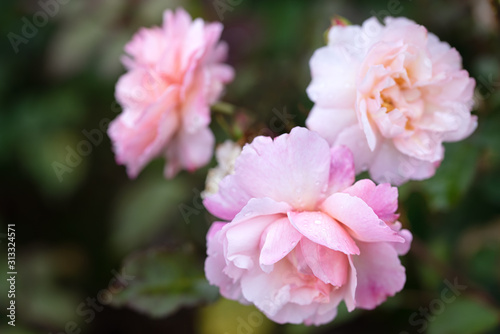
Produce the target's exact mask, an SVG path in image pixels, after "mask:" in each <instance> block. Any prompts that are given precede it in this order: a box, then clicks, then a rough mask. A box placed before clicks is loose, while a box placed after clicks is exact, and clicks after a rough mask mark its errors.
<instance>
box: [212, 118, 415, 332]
mask: <svg viewBox="0 0 500 334" xmlns="http://www.w3.org/2000/svg"><path fill="white" fill-rule="evenodd" d="M353 182H354V166H353V159H352V155H351V153H350V151H349V150H348V149H347V148H345V147H334V148H330V147H329V145H328V143H327V142H326V140H324V139H323V138H321V137H320V136H319V135H318V134H317V133H315V132H312V131H309V130H307V129H305V128H294V129H293V130H292V131H291V133H290V134H284V135H281V136H279V137H277V138H276V139H274V140H273V139H271V138H269V137H257V138H255V139H254V141H253V142H252V143H251V144H249V145H246V146H245V147H244V148H243V151H242V153H241V155H240V156H239V157H238V158H237V159H236V162H235V170H234V173H233V174H230V175H228V176H226V177H225V178H224V179H222V181H221V182H220V184H219V190H218V192H217V193H216V194H214V195H211V196H209V197H207V198H206V199H205V200H204V204H205V206H206V208H207V209H208V210H209V211H210V212H211V213H212V214H214V215H215V216H218V217H220V218H222V219H224V220H226V221H229V223H226V222H215V223H214V224H213V225H212V227H211V228H210V230H209V232H208V235H207V246H208V249H207V253H208V258H207V260H206V262H205V273H206V276H207V278H208V280H209V281H210V283H211V284H213V285H217V286H218V287H219V288H220V292H221V294H222V295H223V296H224V297H226V298H229V299H234V300H238V301H240V302H242V303H246V304H247V303H253V304H255V306H257V308H259V309H260V310H261V311H262V312H264V313H265V314H266V316H267V317H269V318H270V319H272V320H273V321H276V322H278V323H287V322H289V323H303V322H304V323H306V324H315V325H320V324H323V323H326V322H329V321H331V320H332V319H333V318H335V315H336V313H337V306H338V305H339V303H340V302H341V301H342V300H344V301H345V304H346V305H347V308H348V310H350V311H351V310H353V309H354V308H355V307H359V308H365V309H373V308H375V307H376V306H377V305H379V304H380V303H382V302H383V301H384V300H385V299H386V298H387V297H388V296H392V295H394V294H395V293H396V292H398V291H400V290H401V289H402V288H403V285H404V283H405V269H404V267H403V266H402V265H401V263H400V262H399V258H398V255H402V254H405V253H406V252H407V251H408V249H409V246H410V242H411V238H412V236H411V234H410V232H408V231H407V230H402V229H401V224H400V223H399V222H397V218H398V215H397V214H395V211H396V209H397V197H398V193H397V189H396V188H393V187H391V186H390V185H389V184H381V185H378V186H376V185H375V184H374V183H373V182H372V181H370V180H361V181H358V182H356V183H355V184H353Z"/></svg>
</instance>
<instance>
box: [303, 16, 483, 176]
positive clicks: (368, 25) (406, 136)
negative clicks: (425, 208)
mask: <svg viewBox="0 0 500 334" xmlns="http://www.w3.org/2000/svg"><path fill="white" fill-rule="evenodd" d="M461 61H462V60H461V57H460V55H459V53H458V52H457V50H455V49H453V48H451V47H450V46H449V45H448V44H447V43H444V42H441V41H440V40H439V39H438V38H437V37H436V36H435V35H433V34H431V33H429V32H427V30H426V29H425V28H424V27H423V26H421V25H418V24H416V23H414V22H413V21H410V20H408V19H405V18H390V17H389V18H386V19H385V26H383V25H381V24H380V23H379V22H378V21H377V19H375V18H370V19H368V20H367V21H365V22H364V23H363V25H362V26H361V27H360V26H340V25H337V26H333V27H332V28H331V29H330V31H329V32H328V45H327V46H325V47H322V48H320V49H318V50H316V52H315V53H314V55H313V56H312V58H311V61H310V66H311V74H312V82H311V83H310V85H309V87H308V88H307V93H308V95H309V97H310V99H311V100H312V101H314V102H315V105H314V108H313V109H312V111H311V113H310V115H309V117H308V119H307V121H306V124H307V127H308V128H309V129H311V130H314V131H317V132H318V133H320V134H321V135H322V136H323V137H324V138H325V139H327V140H328V142H329V143H330V144H332V145H345V146H347V147H349V148H350V149H351V150H352V152H353V154H354V160H355V165H356V171H357V172H361V171H364V170H369V172H370V175H371V176H372V178H373V179H374V180H376V181H377V182H391V183H393V184H396V185H398V184H402V183H403V182H406V181H407V180H409V179H414V180H422V179H426V178H429V177H431V176H432V175H434V173H435V170H436V168H437V167H438V166H439V164H440V162H441V160H442V159H443V156H444V148H443V145H442V143H443V142H452V141H458V140H461V139H464V138H465V137H467V136H469V135H470V134H471V133H472V132H473V131H474V129H475V128H476V125H477V118H476V116H471V114H470V110H471V108H472V104H473V93H474V86H475V81H474V80H473V79H471V78H470V77H469V74H468V73H467V71H465V70H463V69H462V64H461Z"/></svg>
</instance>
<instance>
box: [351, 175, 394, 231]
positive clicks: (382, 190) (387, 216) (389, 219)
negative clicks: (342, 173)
mask: <svg viewBox="0 0 500 334" xmlns="http://www.w3.org/2000/svg"><path fill="white" fill-rule="evenodd" d="M344 192H345V193H346V194H349V195H351V196H354V197H358V198H360V199H362V200H363V202H365V203H366V204H367V205H368V206H369V207H370V208H371V209H372V210H373V212H375V214H376V215H377V216H378V217H379V218H380V219H382V220H383V221H384V222H386V223H388V224H392V223H394V222H395V221H396V220H397V219H398V217H399V215H398V214H396V210H397V209H398V188H396V187H391V185H390V184H389V183H383V184H379V185H376V184H375V183H373V181H371V180H368V179H364V180H359V181H358V182H356V183H355V184H353V185H352V186H351V187H349V188H348V189H346V190H345V191H344Z"/></svg>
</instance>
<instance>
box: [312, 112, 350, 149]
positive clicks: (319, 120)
mask: <svg viewBox="0 0 500 334" xmlns="http://www.w3.org/2000/svg"><path fill="white" fill-rule="evenodd" d="M357 124H358V123H357V120H356V114H355V113H354V110H344V109H338V108H325V107H320V106H318V105H315V106H314V107H313V108H312V110H311V112H310V114H309V116H308V117H307V120H306V125H307V128H308V129H310V130H313V131H316V132H318V133H319V134H323V138H325V139H326V140H327V141H328V143H329V144H330V145H332V144H333V143H334V142H335V139H336V138H337V134H338V133H339V132H341V131H342V130H343V129H345V128H347V127H350V126H353V125H357Z"/></svg>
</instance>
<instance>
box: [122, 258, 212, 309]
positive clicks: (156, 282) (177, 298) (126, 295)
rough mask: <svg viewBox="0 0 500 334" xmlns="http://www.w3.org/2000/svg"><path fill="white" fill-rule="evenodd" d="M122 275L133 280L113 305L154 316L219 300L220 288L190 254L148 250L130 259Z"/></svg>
mask: <svg viewBox="0 0 500 334" xmlns="http://www.w3.org/2000/svg"><path fill="white" fill-rule="evenodd" d="M123 272H124V273H126V274H127V275H129V276H134V278H133V279H132V280H131V282H130V284H129V285H128V286H126V287H125V289H123V290H122V291H121V292H119V293H118V294H117V295H115V296H114V297H113V301H112V305H114V306H124V305H126V306H128V307H130V308H132V309H135V310H137V311H139V312H142V313H145V314H148V315H150V316H152V317H163V316H167V315H169V314H171V313H173V312H175V311H177V310H178V309H179V308H181V307H185V306H194V305H197V304H200V303H206V302H209V301H213V300H215V299H216V297H217V288H215V287H213V286H211V285H209V283H208V282H207V280H206V279H205V275H204V272H203V265H202V264H201V263H198V262H197V261H196V260H195V258H194V257H193V256H192V255H190V254H185V253H181V252H175V253H174V252H167V251H165V250H160V249H154V250H149V251H147V252H145V253H140V254H137V255H135V256H132V257H131V258H130V259H128V260H127V261H126V263H125V265H124V268H123Z"/></svg>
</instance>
